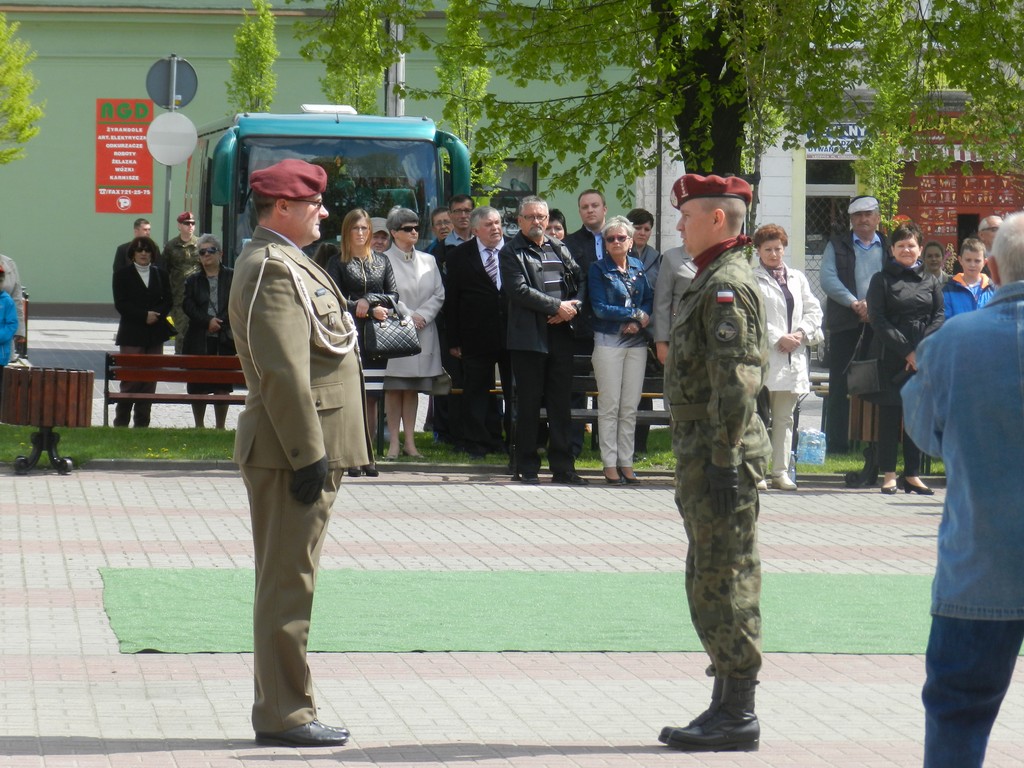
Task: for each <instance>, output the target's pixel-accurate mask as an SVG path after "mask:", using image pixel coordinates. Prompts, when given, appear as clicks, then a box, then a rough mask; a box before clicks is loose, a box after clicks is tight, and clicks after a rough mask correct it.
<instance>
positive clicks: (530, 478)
mask: <svg viewBox="0 0 1024 768" xmlns="http://www.w3.org/2000/svg"><path fill="white" fill-rule="evenodd" d="M512 479H513V480H515V481H516V482H517V483H523V485H537V484H538V483H539V482H540V478H539V477H537V476H536V475H526V474H523V475H516V476H515V477H513V478H512Z"/></svg>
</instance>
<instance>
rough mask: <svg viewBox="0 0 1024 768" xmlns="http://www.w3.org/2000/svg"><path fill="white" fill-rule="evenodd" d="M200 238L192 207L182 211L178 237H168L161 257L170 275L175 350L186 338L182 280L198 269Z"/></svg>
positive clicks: (179, 349)
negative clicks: (189, 209)
mask: <svg viewBox="0 0 1024 768" xmlns="http://www.w3.org/2000/svg"><path fill="white" fill-rule="evenodd" d="M198 243H199V238H197V237H196V217H195V216H193V215H192V211H185V212H184V213H182V214H181V215H180V216H178V237H174V238H171V239H170V240H168V241H167V245H165V246H164V252H163V254H162V255H161V256H160V261H161V264H160V266H162V267H163V268H164V270H166V272H167V274H168V275H170V278H171V297H172V299H173V300H174V304H173V306H172V307H171V319H172V320H174V329H175V330H176V331H177V333H178V335H177V336H175V337H174V351H175V352H176V353H177V354H179V355H180V354H181V345H182V344H183V343H184V342H185V332H186V331H188V315H186V314H185V310H184V309H182V307H181V302H182V301H183V300H184V298H185V280H186V278H188V276H189V275H191V274H192V273H193V272H195V271H196V270H198V269H199V252H198Z"/></svg>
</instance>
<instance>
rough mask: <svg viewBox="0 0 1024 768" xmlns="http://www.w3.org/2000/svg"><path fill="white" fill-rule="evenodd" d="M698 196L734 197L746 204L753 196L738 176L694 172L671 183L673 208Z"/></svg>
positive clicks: (745, 183)
mask: <svg viewBox="0 0 1024 768" xmlns="http://www.w3.org/2000/svg"><path fill="white" fill-rule="evenodd" d="M698 197H735V198H738V199H740V200H742V201H743V202H744V203H746V204H747V205H750V201H751V200H752V199H753V197H754V193H753V192H752V191H751V189H750V185H749V184H747V182H745V181H744V180H743V179H741V178H740V177H739V176H727V177H725V178H722V177H721V176H713V175H712V176H698V175H697V174H696V173H688V174H686V175H685V176H680V177H679V178H678V179H676V183H675V184H673V185H672V198H671V203H672V207H673V208H678V207H679V206H681V205H682V204H683V203H685V202H686V201H687V200H693V199H695V198H698Z"/></svg>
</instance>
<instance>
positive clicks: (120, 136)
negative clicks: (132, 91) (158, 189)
mask: <svg viewBox="0 0 1024 768" xmlns="http://www.w3.org/2000/svg"><path fill="white" fill-rule="evenodd" d="M153 117H154V115H153V102H152V101H150V100H149V99H96V213H129V214H142V213H152V212H153V158H152V157H151V156H150V154H149V150H148V149H146V131H147V130H149V124H150V123H151V122H152V121H153Z"/></svg>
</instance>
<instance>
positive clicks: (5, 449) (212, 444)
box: [0, 424, 944, 475]
mask: <svg viewBox="0 0 1024 768" xmlns="http://www.w3.org/2000/svg"><path fill="white" fill-rule="evenodd" d="M35 431H36V429H35V428H34V427H15V426H11V425H9V424H0V462H4V463H8V464H9V463H11V462H13V461H14V458H15V457H16V456H25V455H28V454H29V453H30V452H31V450H32V444H31V442H30V437H31V435H32V433H33V432H35ZM56 431H57V432H58V433H59V434H60V446H59V451H60V453H61V455H66V456H70V457H72V458H73V459H74V460H75V463H76V464H78V465H81V464H84V463H86V462H88V461H92V460H94V459H150V460H153V459H156V460H160V459H167V460H178V461H186V460H187V461H230V460H231V453H232V450H233V448H234V441H235V433H234V431H232V430H227V431H219V430H215V429H170V428H149V429H135V428H131V429H115V428H114V427H83V428H79V429H63V428H58V429H57V430H56ZM584 443H585V444H584V448H583V454H582V455H581V456H580V458H579V459H578V460H577V462H576V465H577V467H579V468H581V469H600V468H601V466H602V462H601V456H600V454H599V453H598V451H597V450H595V449H593V448H591V447H590V435H587V436H586V440H585V441H584ZM416 447H417V448H418V449H419V451H420V453H422V454H423V458H422V459H412V458H409V457H407V456H403V457H401V458H399V459H398V460H397V463H399V464H403V465H409V466H410V467H413V466H415V465H417V464H480V465H488V466H498V467H504V466H505V464H506V462H507V461H508V459H507V458H506V457H503V456H501V455H500V454H491V455H490V456H487V457H486V458H483V459H471V458H470V457H468V456H467V455H466V454H464V453H458V452H456V451H454V450H452V448H451V446H448V445H443V444H437V443H435V442H434V440H433V437H432V436H431V435H430V434H429V433H427V432H419V433H417V434H416ZM647 448H648V451H647V453H646V454H645V455H643V456H638V457H637V460H636V462H635V464H636V468H637V469H638V470H640V471H644V470H648V471H671V470H672V469H674V467H675V458H674V457H673V456H672V435H671V432H670V430H669V429H668V428H667V427H655V428H653V429H651V433H650V437H649V438H648V440H647ZM385 450H386V449H385ZM863 465H864V458H863V456H862V455H861V454H860V453H859V452H858V453H849V454H841V455H839V456H833V455H829V456H828V457H827V458H826V460H825V464H824V465H822V466H818V465H814V464H798V465H797V473H798V474H799V475H815V474H843V473H845V472H854V471H857V470H859V469H861V467H862V466H863ZM943 472H944V470H943V467H942V463H941V462H940V461H937V460H933V461H932V474H935V475H941V474H943Z"/></svg>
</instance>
